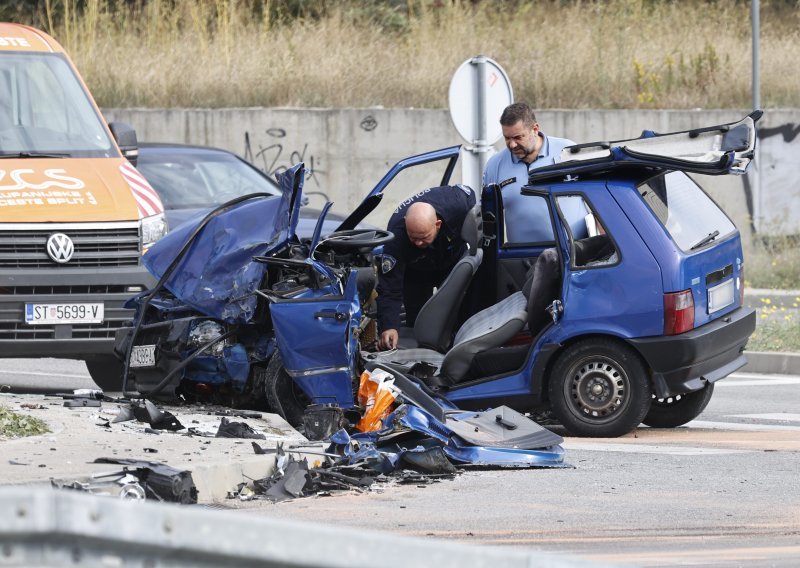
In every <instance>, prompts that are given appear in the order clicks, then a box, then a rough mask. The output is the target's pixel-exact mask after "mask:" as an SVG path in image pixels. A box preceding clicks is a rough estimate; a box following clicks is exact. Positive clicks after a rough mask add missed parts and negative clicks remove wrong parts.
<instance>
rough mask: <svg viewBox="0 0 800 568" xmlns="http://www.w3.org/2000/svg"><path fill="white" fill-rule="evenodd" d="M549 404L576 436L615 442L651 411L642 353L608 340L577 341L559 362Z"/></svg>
mask: <svg viewBox="0 0 800 568" xmlns="http://www.w3.org/2000/svg"><path fill="white" fill-rule="evenodd" d="M549 395H550V404H551V406H552V409H553V413H554V414H555V415H556V417H557V418H558V419H559V420H560V422H561V424H562V425H563V426H564V427H565V428H566V429H567V430H568V431H569V432H570V433H571V434H573V435H576V436H587V437H602V438H606V437H608V438H611V437H616V436H622V435H623V434H627V433H628V432H630V431H631V430H633V429H634V428H636V427H637V426H638V425H639V424H640V423H641V422H642V419H643V418H644V417H645V415H646V414H647V411H648V410H649V408H650V399H651V388H650V383H649V381H648V377H647V370H646V369H645V367H644V364H643V363H642V361H641V359H640V358H639V355H638V354H637V353H636V352H635V351H634V350H633V349H631V348H630V347H628V346H627V345H624V344H622V343H620V342H618V341H615V340H613V339H607V338H592V339H585V340H583V341H579V342H578V343H575V344H574V345H571V346H570V347H568V348H567V349H566V350H565V351H564V352H563V353H562V354H561V355H560V356H559V357H558V359H557V360H556V363H555V365H554V366H553V372H552V374H551V376H550V382H549Z"/></svg>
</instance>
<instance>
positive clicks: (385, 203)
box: [364, 160, 474, 227]
mask: <svg viewBox="0 0 800 568" xmlns="http://www.w3.org/2000/svg"><path fill="white" fill-rule="evenodd" d="M447 165H448V161H447V160H437V161H434V162H429V163H426V164H418V165H415V166H413V167H409V168H406V169H404V170H402V171H400V172H399V173H398V174H397V176H396V177H395V178H394V179H393V180H392V181H391V182H390V183H389V185H388V186H387V187H386V188H385V189H384V190H383V199H382V200H381V202H380V204H379V205H378V206H377V207H376V208H375V210H374V211H372V212H371V213H370V214H369V215H367V216H366V217H365V218H364V221H365V222H366V223H368V224H370V225H374V226H376V227H386V225H387V223H388V222H389V219H390V218H391V216H392V214H393V213H394V212H395V210H396V209H397V208H398V206H399V205H400V204H401V203H403V202H404V201H405V200H407V199H410V198H412V197H414V196H415V195H417V194H418V193H420V192H423V191H425V190H427V189H430V188H432V187H437V186H440V185H441V183H442V177H443V176H444V173H445V171H446V168H447ZM457 177H458V176H457V175H453V177H452V179H451V180H450V183H451V184H455V183H458V181H459V180H458V179H457ZM473 189H474V188H473Z"/></svg>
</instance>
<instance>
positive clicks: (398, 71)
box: [39, 0, 800, 108]
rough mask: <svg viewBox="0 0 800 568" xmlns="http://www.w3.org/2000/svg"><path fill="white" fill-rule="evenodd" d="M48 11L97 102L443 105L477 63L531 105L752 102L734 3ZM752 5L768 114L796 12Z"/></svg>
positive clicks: (246, 2) (776, 102)
mask: <svg viewBox="0 0 800 568" xmlns="http://www.w3.org/2000/svg"><path fill="white" fill-rule="evenodd" d="M45 4H46V10H45V13H44V14H40V15H39V18H40V21H42V22H44V24H43V25H44V27H46V28H47V29H48V30H49V31H50V32H51V33H52V34H53V35H55V37H56V38H57V39H59V40H60V41H61V42H62V43H64V45H65V47H67V49H68V50H69V52H70V53H71V55H72V57H73V59H74V60H75V62H76V64H77V65H78V67H79V68H80V69H81V72H82V74H83V75H84V78H85V79H86V80H87V82H88V83H89V86H90V88H91V89H92V91H93V93H94V94H95V96H96V98H97V99H98V102H99V103H100V104H101V105H102V106H106V107H135V106H147V107H236V106H301V107H302V106H310V107H311V106H325V107H328V106H332V107H365V106H375V105H382V106H385V107H426V108H441V107H445V106H446V105H447V88H448V85H449V81H450V77H451V76H452V74H453V72H454V71H455V69H456V68H457V66H458V65H459V64H460V63H461V62H462V61H464V60H465V59H467V58H469V57H471V56H474V55H477V54H484V55H488V56H490V57H492V58H494V59H495V60H496V61H498V62H499V63H500V64H501V65H502V66H503V67H504V68H505V69H506V70H507V72H508V73H509V76H510V78H511V80H512V83H513V85H514V88H515V97H516V98H517V99H519V100H523V99H524V100H528V101H530V102H532V103H533V104H534V105H535V106H536V107H539V108H652V107H657V108H694V107H705V108H729V107H737V108H746V107H748V106H749V105H750V57H751V42H750V3H749V2H743V1H733V0H724V1H722V0H721V1H716V2H705V1H700V0H695V1H690V0H684V1H681V2H657V1H652V0H613V1H612V0H610V1H606V2H602V1H599V0H598V1H581V0H562V1H554V0H551V1H539V2H522V1H513V0H506V1H502V0H483V1H473V2H467V1H459V0H451V1H449V2H442V1H434V0H407V2H405V3H403V2H398V1H397V0H394V1H393V2H376V1H372V2H366V1H362V2H358V1H356V0H350V1H342V2H327V3H325V2H323V3H322V5H323V6H324V7H325V8H324V10H321V11H322V12H324V13H323V15H322V16H321V17H314V18H311V17H309V18H302V17H301V18H294V19H290V20H284V21H281V22H276V21H275V20H274V18H272V17H270V15H271V14H272V13H273V12H274V10H270V7H271V0H238V1H236V0H195V1H192V2H188V1H187V2H180V1H175V2H172V1H168V0H149V1H147V2H144V3H136V4H135V5H134V7H133V8H130V3H123V1H122V0H84V1H83V2H81V6H82V10H80V11H79V10H77V9H76V5H77V0H63V1H59V2H57V0H47V1H46V2H45ZM761 5H762V11H761V21H762V43H761V53H762V56H761V62H762V63H761V64H762V71H761V72H762V101H763V106H766V107H781V106H798V104H800V100H799V99H800V74H798V73H797V72H796V70H797V61H798V59H800V41H798V40H800V8H798V5H797V3H796V2H794V1H792V0H786V1H777V0H773V1H772V2H769V1H768V0H762V2H761Z"/></svg>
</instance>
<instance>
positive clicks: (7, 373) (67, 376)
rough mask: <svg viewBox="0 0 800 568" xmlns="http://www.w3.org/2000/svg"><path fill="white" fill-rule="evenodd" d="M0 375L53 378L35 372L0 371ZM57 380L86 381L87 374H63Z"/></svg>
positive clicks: (50, 373)
mask: <svg viewBox="0 0 800 568" xmlns="http://www.w3.org/2000/svg"><path fill="white" fill-rule="evenodd" d="M0 375H28V376H33V377H48V378H53V375H54V373H52V372H49V373H37V372H36V371H4V370H0ZM58 377H59V378H65V379H88V378H89V373H88V372H87V373H86V374H85V375H67V374H63V373H59V374H58Z"/></svg>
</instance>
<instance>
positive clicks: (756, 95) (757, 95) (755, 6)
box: [750, 0, 761, 109]
mask: <svg viewBox="0 0 800 568" xmlns="http://www.w3.org/2000/svg"><path fill="white" fill-rule="evenodd" d="M759 11H760V10H759V0H751V2H750V12H751V20H752V22H753V85H752V90H753V109H758V108H761V79H760V71H761V69H760V67H759V54H758V52H759V41H760V33H761V32H760V27H761V22H760V21H759Z"/></svg>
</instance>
